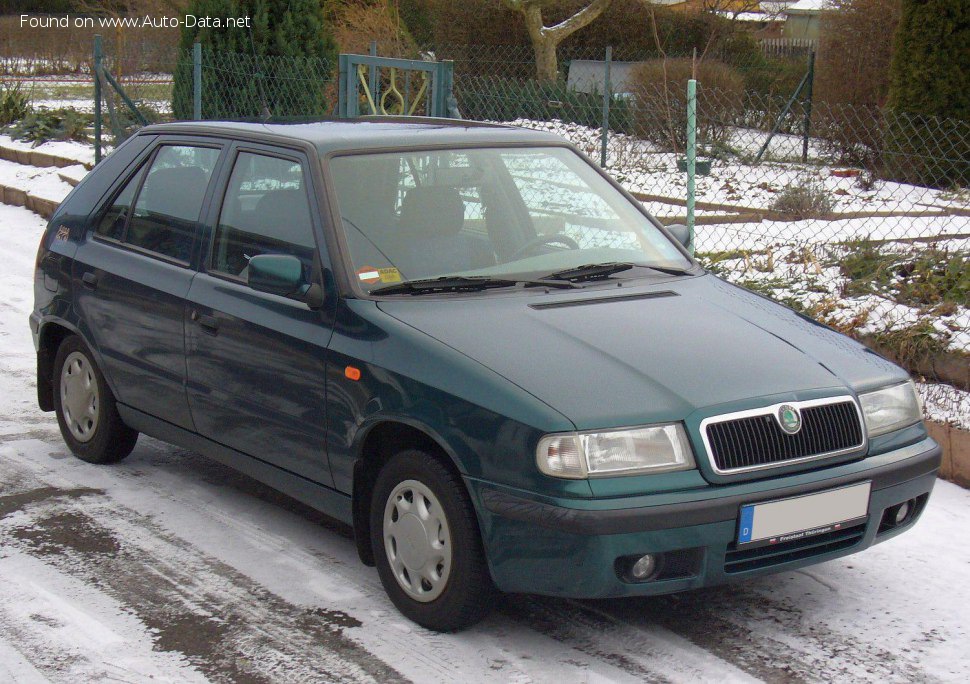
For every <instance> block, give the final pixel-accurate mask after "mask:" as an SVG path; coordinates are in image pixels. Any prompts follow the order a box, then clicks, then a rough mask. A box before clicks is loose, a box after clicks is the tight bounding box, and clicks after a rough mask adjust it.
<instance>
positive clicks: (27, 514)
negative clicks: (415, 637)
mask: <svg viewBox="0 0 970 684" xmlns="http://www.w3.org/2000/svg"><path fill="white" fill-rule="evenodd" d="M92 497H93V498H92ZM82 498H83V499H85V500H84V501H83V502H82V501H81V499H82ZM0 506H2V507H3V508H2V512H0V540H2V543H3V546H4V547H10V548H14V549H16V550H18V551H20V552H23V553H27V554H29V555H32V556H34V557H36V558H40V559H42V560H43V561H45V562H46V563H47V564H49V565H51V566H53V567H54V568H56V569H57V570H58V571H60V572H61V573H63V574H65V575H69V576H72V577H74V578H76V579H81V580H82V581H83V582H85V583H86V584H88V585H90V586H96V587H98V588H100V590H101V591H103V592H105V593H107V594H108V595H110V596H112V597H113V598H114V599H116V600H118V601H120V602H121V603H122V604H123V605H124V606H125V607H126V608H127V609H128V610H130V611H131V612H132V613H133V614H134V615H136V616H137V617H138V618H139V620H140V621H141V622H142V623H143V624H144V625H145V626H146V627H147V628H148V629H149V630H150V631H152V632H153V638H154V641H155V644H156V647H157V648H158V649H159V650H163V651H176V652H179V653H182V654H184V655H185V656H186V658H187V659H188V660H189V662H191V663H192V664H193V665H194V666H195V667H197V668H198V669H199V670H200V671H202V672H203V673H205V674H206V676H207V677H209V678H210V679H211V680H213V681H232V682H237V681H251V682H270V681H300V682H304V681H314V680H318V681H319V680H325V681H331V682H357V681H379V682H394V681H405V678H404V677H403V676H402V675H401V674H400V673H398V672H397V671H396V670H394V669H393V668H392V667H390V666H389V665H387V664H386V663H384V662H382V661H380V660H379V659H377V658H375V657H373V656H372V655H371V654H370V653H368V652H367V651H365V650H364V649H362V648H361V647H360V646H359V645H358V644H357V643H356V642H354V641H353V640H352V639H351V638H349V637H348V636H346V634H345V630H349V629H352V628H354V627H358V626H359V625H360V623H359V622H358V621H357V620H356V619H355V618H352V617H350V616H348V615H346V614H345V613H342V612H340V611H328V610H324V609H320V608H316V609H303V608H299V607H297V606H293V605H291V604H288V603H286V602H285V601H283V600H281V599H280V598H279V597H277V596H275V595H273V594H271V593H270V592H268V591H266V590H265V589H263V588H261V587H259V586H257V585H255V584H254V583H253V582H252V581H251V580H249V579H248V578H246V577H245V576H243V575H241V574H239V573H238V572H236V571H235V570H233V569H232V568H230V567H228V566H226V565H225V564H223V563H221V562H219V561H217V560H215V559H212V558H209V557H206V556H204V555H203V554H201V553H199V552H198V551H197V550H195V549H194V548H192V547H191V546H189V545H188V544H186V543H185V542H183V541H181V540H180V539H177V538H174V537H172V536H171V535H168V534H167V533H164V532H162V531H161V530H158V529H157V528H155V526H154V525H153V524H152V523H151V522H150V521H148V520H145V519H144V518H142V517H141V516H139V515H138V514H137V513H135V512H134V511H131V510H128V509H125V508H122V507H119V506H117V505H116V504H113V503H112V502H110V500H107V499H105V497H104V496H103V495H102V494H100V493H99V492H97V491H96V490H89V489H76V490H58V489H56V488H53V487H48V486H41V487H37V488H35V489H32V490H28V491H26V492H18V493H14V494H7V495H5V496H4V497H3V498H0Z"/></svg>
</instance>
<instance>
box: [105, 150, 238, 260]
mask: <svg viewBox="0 0 970 684" xmlns="http://www.w3.org/2000/svg"><path fill="white" fill-rule="evenodd" d="M163 147H200V148H206V149H213V150H217V151H218V152H219V156H217V157H216V162H215V165H214V166H213V168H212V172H211V173H210V174H209V180H208V184H207V185H206V191H205V193H203V197H202V206H200V207H199V218H197V219H196V220H195V235H194V237H193V251H194V249H195V245H196V244H197V243H198V242H199V238H200V236H201V235H200V231H201V230H202V229H203V228H204V227H205V226H204V224H205V215H206V213H207V212H206V196H207V195H209V191H210V190H211V188H212V187H213V181H214V180H215V179H216V176H217V175H218V172H219V169H220V162H221V160H222V157H223V155H224V153H225V150H226V146H225V144H223V143H221V142H217V141H210V140H197V139H189V140H177V139H172V138H159V139H157V140H156V141H155V143H154V145H153V146H152V147H150V148H149V150H148V151H147V154H146V155H145V156H144V158H143V159H141V160H140V161H139V160H136V161H135V163H134V166H135V169H134V171H132V172H131V173H129V174H127V175H126V176H125V179H124V180H123V181H122V182H121V183H120V184H119V185H118V187H117V188H116V189H115V190H114V191H113V192H111V193H110V195H109V199H108V200H107V201H105V202H104V204H102V206H101V208H100V209H99V210H98V212H97V213H96V216H97V218H96V219H95V220H94V221H92V222H91V223H90V224H89V225H90V226H91V235H92V238H93V239H94V240H96V241H98V242H102V243H105V244H108V245H112V246H114V247H116V248H119V249H123V250H126V251H129V252H134V253H135V254H140V255H142V256H147V257H151V258H153V259H157V260H158V261H162V262H165V263H167V264H171V265H173V266H179V267H182V268H191V266H192V259H191V258H189V259H187V260H183V259H176V258H175V257H171V256H168V255H167V254H162V253H161V252H156V251H153V250H150V249H147V248H145V247H141V246H140V245H133V244H131V243H130V242H128V227H129V226H130V225H131V218H132V216H133V215H134V213H135V211H134V208H135V205H136V204H137V203H138V198H139V197H140V196H141V192H142V189H143V188H144V186H145V181H146V180H147V179H148V174H149V172H150V170H151V167H152V164H154V163H155V159H156V157H158V153H159V151H160V150H161V149H162V148H163ZM138 174H142V176H141V178H140V179H139V180H138V186H137V188H136V189H135V195H134V196H133V197H132V200H131V205H130V207H129V211H128V214H127V216H125V225H124V228H123V229H122V232H121V239H120V240H118V239H116V238H110V237H106V236H104V235H101V234H100V233H98V227H99V226H100V225H101V221H102V220H103V219H104V216H105V214H107V213H108V211H110V210H111V206H112V204H113V202H114V201H115V200H116V199H117V198H118V196H119V195H121V193H123V192H124V191H125V190H126V189H127V188H128V183H130V182H131V181H132V180H134V178H135V177H136V176H137V175H138Z"/></svg>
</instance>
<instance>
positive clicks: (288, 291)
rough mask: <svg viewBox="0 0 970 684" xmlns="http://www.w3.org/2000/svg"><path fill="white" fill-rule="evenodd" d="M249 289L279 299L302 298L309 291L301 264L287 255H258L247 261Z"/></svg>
mask: <svg viewBox="0 0 970 684" xmlns="http://www.w3.org/2000/svg"><path fill="white" fill-rule="evenodd" d="M247 283H248V284H249V287H251V288H253V289H254V290H257V291H259V292H268V293H270V294H275V295H280V296H281V297H293V296H298V297H299V296H302V295H304V294H305V293H306V292H307V290H308V289H309V285H308V284H307V283H306V282H305V280H304V278H303V262H302V261H300V260H299V259H297V258H296V257H295V256H290V255H289V254H259V255H257V256H254V257H253V258H252V259H250V260H249V275H248V277H247Z"/></svg>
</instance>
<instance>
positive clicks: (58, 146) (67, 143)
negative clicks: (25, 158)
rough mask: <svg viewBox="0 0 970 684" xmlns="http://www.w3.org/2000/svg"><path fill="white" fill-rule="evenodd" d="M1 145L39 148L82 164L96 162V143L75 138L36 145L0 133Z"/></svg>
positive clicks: (39, 150)
mask: <svg viewBox="0 0 970 684" xmlns="http://www.w3.org/2000/svg"><path fill="white" fill-rule="evenodd" d="M0 147H7V148H12V149H15V150H37V151H38V152H46V153H47V154H52V155H54V156H56V157H64V158H65V159H75V160H77V161H78V163H80V164H94V145H90V144H87V143H82V142H76V141H73V140H51V141H49V142H45V143H42V144H40V145H37V146H36V147H35V146H34V145H33V143H29V142H25V141H23V140H14V139H13V138H11V137H10V136H9V135H0Z"/></svg>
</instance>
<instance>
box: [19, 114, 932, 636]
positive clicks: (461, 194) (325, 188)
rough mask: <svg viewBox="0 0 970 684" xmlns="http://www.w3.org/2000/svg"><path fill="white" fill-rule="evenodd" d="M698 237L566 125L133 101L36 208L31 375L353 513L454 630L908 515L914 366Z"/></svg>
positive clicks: (879, 530) (844, 537)
mask: <svg viewBox="0 0 970 684" xmlns="http://www.w3.org/2000/svg"><path fill="white" fill-rule="evenodd" d="M689 243H690V235H689V233H688V231H686V229H685V228H683V227H682V226H673V227H667V228H665V227H663V226H662V225H661V224H660V223H659V222H658V221H657V220H656V219H654V218H653V217H651V216H650V215H649V214H648V213H646V212H645V211H644V209H643V207H642V206H641V205H640V204H639V203H638V202H636V201H635V200H634V199H633V198H632V197H631V196H630V195H629V194H627V193H626V192H624V190H623V189H622V188H621V187H620V186H619V185H617V183H616V182H614V181H613V180H612V179H610V178H609V177H608V176H607V175H606V174H605V173H604V172H603V171H602V170H600V169H599V168H597V167H596V166H595V165H594V164H593V163H591V162H590V161H589V160H588V159H587V158H586V157H584V156H583V155H582V154H581V153H580V152H579V151H577V150H576V148H575V147H573V146H572V145H570V144H568V143H566V142H565V141H563V140H562V139H561V138H559V137H557V136H554V135H551V134H546V133H540V132H535V131H527V130H521V129H516V128H511V127H503V126H492V125H481V124H471V123H467V122H456V121H439V120H434V119H424V120H414V119H411V120H408V119H397V120H394V119H374V120H360V121H342V122H324V123H314V124H242V123H220V122H209V123H179V124H167V125H157V126H149V127H146V128H143V129H141V131H139V132H138V134H137V135H135V136H133V137H132V138H130V139H129V140H128V141H127V142H126V143H125V144H124V145H122V146H120V147H119V148H118V149H117V150H115V151H114V153H113V154H111V155H110V156H109V157H108V158H107V159H105V160H104V161H103V162H102V163H101V164H99V165H98V166H97V167H96V168H95V169H94V170H93V171H92V172H91V173H90V174H89V175H88V177H87V178H86V179H85V180H84V181H83V182H82V183H81V184H80V185H79V186H78V187H77V188H76V189H75V190H74V192H72V193H71V195H70V196H69V197H68V198H67V199H66V200H65V201H64V203H63V204H62V205H61V206H60V208H59V209H58V211H57V213H56V214H55V215H54V217H53V218H52V219H51V222H50V225H49V228H48V230H47V232H46V234H45V235H44V237H43V240H42V243H41V246H40V251H39V253H38V256H37V273H36V280H35V298H36V304H35V308H34V311H33V313H32V315H31V317H30V325H31V329H32V331H33V335H34V342H35V345H36V349H37V390H38V401H39V404H40V406H41V408H42V409H44V410H48V411H56V413H57V419H58V423H59V425H60V428H61V432H62V434H63V436H64V439H65V441H66V442H67V444H68V446H69V447H70V449H71V450H72V451H73V452H74V453H75V454H76V455H77V456H78V457H80V458H82V459H84V460H86V461H89V462H92V463H112V462H116V461H119V460H120V459H122V458H124V457H125V456H127V455H128V453H129V452H130V451H131V450H132V448H133V446H134V444H135V441H136V439H137V437H138V434H139V433H144V434H147V435H151V436H153V437H156V438H159V439H162V440H165V441H167V442H170V443H172V444H177V445H179V446H181V447H183V448H186V449H191V450H195V451H198V452H200V453H203V454H205V455H207V456H209V457H211V458H214V459H216V460H218V461H221V462H222V463H225V464H227V465H229V466H231V467H233V468H237V469H239V470H240V471H242V472H243V473H246V474H248V475H250V476H252V477H254V478H256V479H258V480H261V481H263V482H266V483H268V484H270V485H272V486H273V487H276V488H278V489H279V490H281V491H283V492H285V493H287V494H288V495H290V496H292V497H295V498H296V499H299V500H300V501H303V502H305V503H307V504H309V505H311V506H313V507H315V508H317V509H319V510H320V511H323V512H324V513H327V514H328V515H330V516H333V517H334V518H337V519H339V520H342V521H344V522H346V523H348V524H350V525H352V526H353V529H354V534H355V538H356V544H357V548H358V550H359V554H360V558H361V560H362V561H363V562H364V563H365V564H367V565H376V566H377V570H378V572H379V574H380V578H381V581H382V582H383V584H384V587H385V589H386V590H387V593H388V595H389V596H390V598H391V600H392V601H393V602H394V604H395V605H396V606H397V607H398V608H399V609H400V611H401V612H402V613H403V614H404V615H406V616H407V617H409V618H410V619H412V620H414V621H415V622H417V623H419V624H421V625H424V626H426V627H429V628H431V629H436V630H456V629H461V628H464V627H466V626H468V625H470V624H472V623H474V622H475V621H477V620H479V619H480V618H482V617H483V616H484V615H485V614H486V613H487V611H488V610H489V608H490V607H491V606H492V604H493V600H494V596H495V592H496V591H502V592H524V593H535V594H547V595H552V596H563V597H578V598H599V597H621V596H645V595H652V594H666V593H670V592H678V591H684V590H688V589H694V588H697V587H703V586H709V585H713V584H719V583H723V582H727V581H731V580H740V579H744V578H747V577H755V576H758V575H763V574H766V573H770V572H778V571H781V570H791V569H793V568H797V567H801V566H804V565H808V564H811V563H818V562H821V561H826V560H830V559H832V558H836V557H839V556H844V555H846V554H850V553H854V552H856V551H860V550H862V549H864V548H866V547H868V546H870V545H872V544H874V543H877V542H880V541H883V540H885V539H887V538H889V537H891V536H893V535H895V534H898V533H900V532H902V531H903V530H905V529H908V528H909V527H911V526H912V525H913V523H914V522H915V521H916V519H917V518H918V517H919V516H920V514H921V513H922V511H923V509H924V508H925V506H926V502H927V499H928V497H929V494H930V491H931V490H932V488H933V484H934V481H935V477H936V472H937V469H938V467H939V461H940V449H939V447H938V446H937V445H936V444H935V443H934V442H933V441H932V440H931V439H929V437H928V436H927V433H926V430H925V428H924V426H923V423H922V421H921V412H920V406H919V403H918V400H917V396H916V393H915V390H914V387H913V384H912V383H911V382H910V379H909V377H908V376H907V374H906V373H905V372H904V371H903V370H901V369H900V368H898V367H897V366H895V365H893V364H892V363H889V362H888V361H886V360H885V359H883V358H881V357H880V356H878V355H876V354H874V353H873V352H871V351H869V350H868V349H866V348H865V347H864V346H862V345H861V344H858V343H856V342H854V341H852V340H850V339H848V338H846V337H844V336H842V335H840V334H838V333H836V332H834V331H832V330H830V329H829V328H826V327H824V326H822V325H819V324H818V323H816V322H814V321H812V320H810V319H808V318H805V317H804V316H802V315H800V314H798V313H795V312H793V311H791V310H789V309H787V308H785V307H783V306H780V305H778V304H775V303H773V302H771V301H769V300H767V299H765V298H763V297H760V296H758V295H756V294H753V293H751V292H748V291H746V290H744V289H741V288H738V287H735V286H733V285H730V284H728V283H726V282H724V281H723V280H720V279H718V278H717V277H715V276H714V275H711V274H710V273H708V272H706V271H705V270H704V269H703V268H702V267H701V266H700V265H698V263H697V262H696V261H694V259H693V258H692V256H691V253H690V249H689V248H688V246H687V245H688V244H689Z"/></svg>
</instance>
